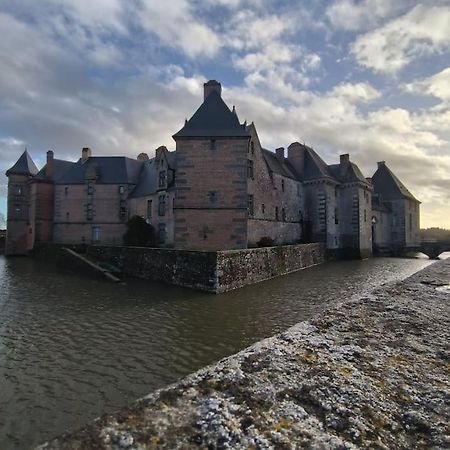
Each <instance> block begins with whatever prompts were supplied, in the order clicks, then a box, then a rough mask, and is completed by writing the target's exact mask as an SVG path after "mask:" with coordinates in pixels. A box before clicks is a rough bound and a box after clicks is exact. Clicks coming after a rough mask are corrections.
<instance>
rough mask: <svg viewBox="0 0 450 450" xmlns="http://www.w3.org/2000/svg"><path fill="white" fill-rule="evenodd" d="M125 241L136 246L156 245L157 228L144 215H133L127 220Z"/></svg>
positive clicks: (126, 243)
mask: <svg viewBox="0 0 450 450" xmlns="http://www.w3.org/2000/svg"><path fill="white" fill-rule="evenodd" d="M123 243H124V244H125V245H130V246H136V247H155V246H156V233H155V229H154V228H153V226H152V225H150V224H148V223H147V222H146V221H145V220H144V219H143V218H142V217H139V216H133V217H132V218H131V219H130V220H129V221H128V222H127V231H126V232H125V234H124V235H123Z"/></svg>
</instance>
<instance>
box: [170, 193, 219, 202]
mask: <svg viewBox="0 0 450 450" xmlns="http://www.w3.org/2000/svg"><path fill="white" fill-rule="evenodd" d="M208 197H209V201H210V202H211V203H216V202H217V191H209V192H208ZM174 200H175V199H174Z"/></svg>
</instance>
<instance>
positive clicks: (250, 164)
mask: <svg viewBox="0 0 450 450" xmlns="http://www.w3.org/2000/svg"><path fill="white" fill-rule="evenodd" d="M247 178H251V179H252V180H253V161H252V160H251V159H248V160H247Z"/></svg>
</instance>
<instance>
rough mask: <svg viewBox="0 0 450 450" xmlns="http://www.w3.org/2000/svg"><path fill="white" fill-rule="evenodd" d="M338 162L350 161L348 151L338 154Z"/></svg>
mask: <svg viewBox="0 0 450 450" xmlns="http://www.w3.org/2000/svg"><path fill="white" fill-rule="evenodd" d="M339 162H340V164H341V165H342V164H349V163H350V155H349V154H348V153H344V154H343V155H339Z"/></svg>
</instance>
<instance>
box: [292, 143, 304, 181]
mask: <svg viewBox="0 0 450 450" xmlns="http://www.w3.org/2000/svg"><path fill="white" fill-rule="evenodd" d="M288 160H289V162H290V163H291V164H292V166H293V167H294V169H295V170H296V171H297V172H298V173H299V174H301V173H303V170H304V168H305V147H304V146H303V145H302V144H300V142H293V143H292V144H291V145H290V146H289V147H288Z"/></svg>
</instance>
